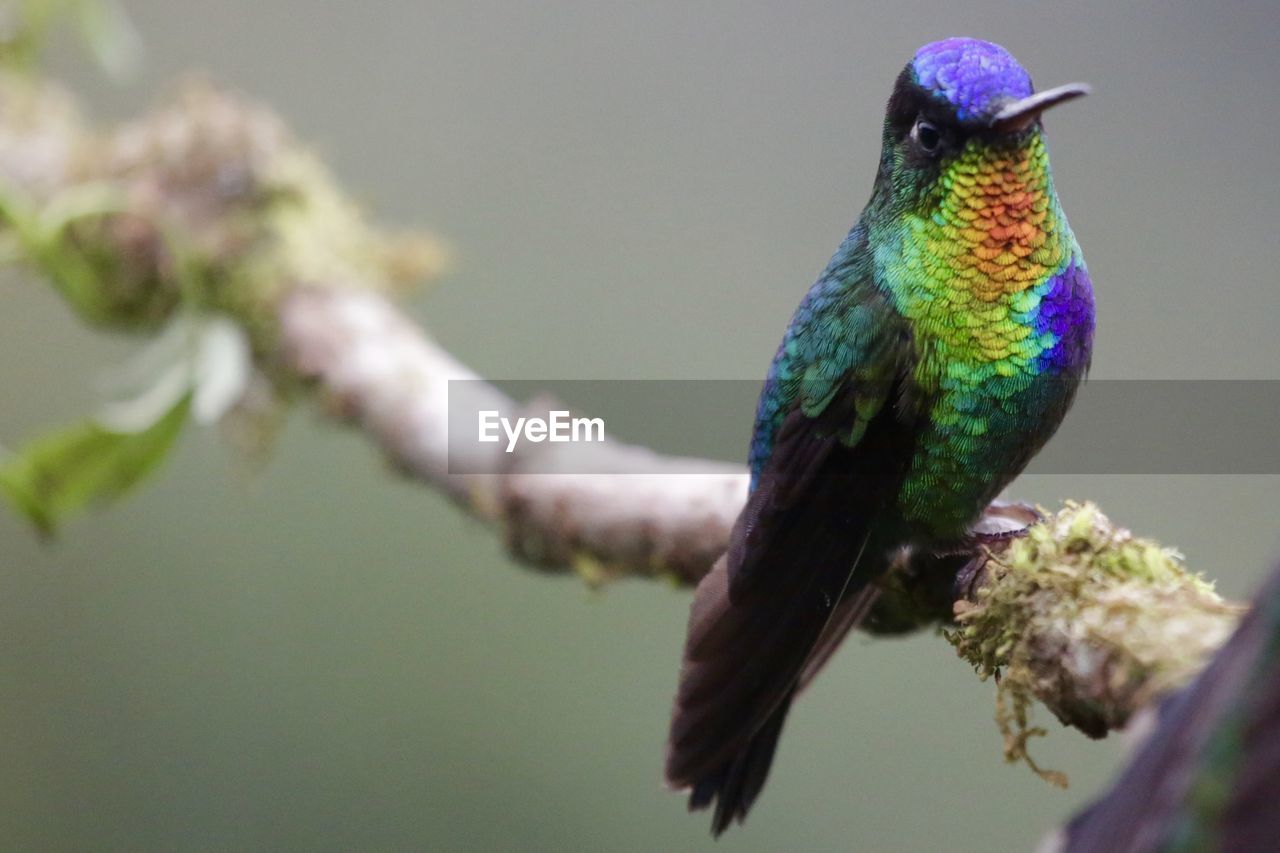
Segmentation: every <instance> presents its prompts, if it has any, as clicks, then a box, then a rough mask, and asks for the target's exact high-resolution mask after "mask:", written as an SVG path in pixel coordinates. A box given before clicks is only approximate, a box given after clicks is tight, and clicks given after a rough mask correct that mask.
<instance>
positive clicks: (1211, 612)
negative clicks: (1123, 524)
mask: <svg viewBox="0 0 1280 853" xmlns="http://www.w3.org/2000/svg"><path fill="white" fill-rule="evenodd" d="M986 572H987V577H986V581H985V582H984V583H983V584H982V585H981V586H980V587H979V589H978V590H977V593H976V594H975V595H974V597H973V600H972V601H968V602H962V603H960V604H958V605H957V608H956V628H955V629H954V630H951V631H948V632H946V636H947V638H948V640H949V641H950V642H951V644H952V645H953V646H954V647H955V648H956V651H957V653H958V654H959V655H960V656H961V657H962V658H964V659H965V660H967V661H969V663H971V664H972V665H973V667H974V669H975V670H976V671H977V672H978V674H979V675H980V676H981V677H983V678H995V679H996V680H997V683H998V687H997V715H996V718H997V724H998V725H999V727H1000V730H1001V732H1002V734H1003V735H1004V739H1005V756H1006V758H1007V759H1008V760H1010V761H1017V760H1021V761H1025V762H1026V763H1027V764H1028V765H1030V766H1031V767H1032V768H1033V769H1035V770H1036V772H1037V773H1039V774H1040V775H1041V776H1044V777H1046V778H1050V779H1051V781H1054V782H1055V783H1059V782H1063V781H1065V779H1064V778H1063V777H1061V775H1060V774H1055V773H1053V772H1051V771H1044V770H1042V769H1040V768H1038V767H1036V765H1035V764H1034V762H1033V761H1032V760H1031V758H1030V756H1029V755H1028V753H1027V742H1028V741H1029V739H1030V738H1032V737H1035V736H1037V735H1041V734H1043V733H1044V730H1043V729H1041V728H1037V727H1033V726H1031V725H1030V724H1029V722H1028V718H1029V713H1030V709H1031V707H1032V705H1033V704H1034V702H1035V700H1039V701H1041V702H1043V703H1044V704H1045V705H1046V706H1047V707H1048V708H1049V709H1050V710H1051V711H1052V712H1053V713H1054V715H1055V716H1057V717H1058V719H1059V720H1060V721H1061V722H1062V723H1063V724H1064V725H1069V726H1074V727H1076V728H1078V729H1080V730H1081V731H1083V732H1085V733H1086V734H1088V735H1090V736H1091V737H1102V736H1103V735H1105V734H1106V733H1107V732H1108V731H1110V730H1112V729H1115V728H1119V727H1121V726H1123V725H1124V724H1125V723H1126V722H1127V721H1128V719H1129V717H1130V715H1131V714H1132V713H1133V712H1134V711H1135V710H1136V709H1137V708H1139V707H1141V706H1142V705H1143V704H1145V703H1146V702H1147V701H1149V700H1150V699H1152V698H1153V697H1155V696H1158V695H1160V694H1162V693H1164V692H1166V691H1167V690H1170V689H1173V688H1174V687H1177V686H1180V685H1182V684H1184V683H1186V681H1188V680H1189V679H1190V678H1191V677H1192V676H1193V675H1194V674H1195V673H1196V672H1197V671H1198V670H1199V668H1200V666H1201V665H1202V664H1203V662H1204V660H1205V659H1206V657H1207V655H1208V654H1209V653H1210V652H1211V651H1212V650H1213V649H1214V648H1216V647H1217V645H1218V644H1219V643H1220V642H1221V641H1222V640H1223V639H1225V637H1226V634H1227V633H1228V632H1229V631H1230V629H1231V627H1232V626H1233V625H1234V622H1235V619H1236V616H1237V613H1238V609H1237V608H1235V607H1233V606H1231V605H1228V604H1225V603H1224V602H1222V600H1221V599H1220V598H1219V597H1218V596H1217V595H1216V594H1215V593H1214V591H1213V587H1212V585H1211V584H1209V583H1207V582H1206V581H1204V580H1203V579H1202V578H1200V577H1199V576H1197V575H1195V574H1193V573H1192V572H1190V571H1188V570H1187V568H1186V566H1185V565H1184V564H1183V559H1182V557H1181V555H1180V554H1178V552H1177V551H1175V550H1173V549H1171V548H1165V547H1162V546H1160V545H1159V544H1158V543H1155V542H1153V541H1150V540H1146V539H1140V538H1136V537H1134V536H1133V535H1132V534H1130V533H1129V531H1127V530H1124V529H1123V528H1118V527H1115V526H1114V525H1112V524H1111V522H1110V521H1109V520H1108V519H1107V518H1106V516H1105V515H1103V514H1102V513H1101V512H1100V511H1099V510H1098V508H1097V507H1096V506H1094V505H1093V504H1091V503H1068V504H1066V505H1065V506H1064V507H1063V509H1061V510H1060V511H1059V512H1057V513H1055V514H1052V515H1049V516H1047V517H1046V518H1045V520H1044V521H1043V522H1041V523H1039V524H1036V525H1034V526H1032V527H1031V528H1030V529H1028V530H1027V532H1026V534H1025V535H1023V536H1021V537H1018V538H1016V539H1013V540H1011V541H1009V542H1007V543H1001V544H1000V546H999V547H998V548H995V549H992V551H991V554H990V559H989V560H988V562H987V564H986Z"/></svg>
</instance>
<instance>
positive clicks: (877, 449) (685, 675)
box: [666, 293, 914, 832]
mask: <svg viewBox="0 0 1280 853" xmlns="http://www.w3.org/2000/svg"><path fill="white" fill-rule="evenodd" d="M856 307H857V311H858V312H860V315H859V316H860V320H859V323H858V325H857V326H856V329H859V330H861V331H862V334H861V335H850V336H848V339H846V340H841V341H834V342H828V341H824V342H823V343H821V344H816V343H815V344H813V345H812V346H813V347H815V348H819V352H818V355H817V357H814V358H811V359H808V360H807V361H806V360H803V356H804V355H805V350H804V347H803V346H797V347H793V348H792V349H793V350H794V351H795V352H798V353H800V355H801V360H800V363H799V365H798V367H797V366H796V365H792V366H791V367H792V369H791V372H792V374H793V375H794V376H795V377H798V381H797V382H796V384H795V385H794V388H793V392H792V393H791V394H789V395H788V396H789V398H788V399H787V400H786V407H785V411H784V412H783V413H782V416H781V417H780V421H781V422H780V425H779V426H778V427H777V429H776V432H775V433H774V434H773V435H772V436H771V439H772V441H771V453H770V455H769V458H768V460H767V461H766V462H765V463H764V464H763V465H762V466H761V467H760V468H759V471H758V474H757V477H756V483H755V488H754V489H753V491H752V493H751V496H750V497H749V498H748V502H747V505H746V507H745V508H744V509H743V511H742V514H741V515H740V516H739V518H738V521H737V523H736V524H735V526H734V531H733V535H732V538H731V543H730V547H729V551H728V553H727V554H726V555H725V556H724V557H723V558H722V559H721V560H720V561H719V562H718V563H717V564H716V566H715V568H713V570H712V572H711V573H710V574H709V575H708V576H707V577H706V578H705V579H704V580H703V582H702V583H701V584H700V585H699V587H698V591H697V594H696V596H695V600H694V604H693V609H692V612H691V614H690V620H689V633H688V637H687V640H686V645H685V654H684V664H683V668H682V670H681V678H680V687H679V691H678V695H677V698H676V703H675V711H674V714H673V720H672V726H671V737H670V742H669V745H668V754H667V769H666V773H667V780H668V782H669V783H670V784H672V785H673V786H675V787H680V788H684V787H690V788H692V796H691V799H690V805H691V807H693V808H700V807H704V806H707V805H710V804H711V802H712V801H716V816H715V819H714V823H713V830H714V831H716V832H719V831H721V830H723V829H724V828H725V827H726V826H727V825H728V823H729V822H730V821H731V820H732V819H734V818H738V819H739V820H740V819H741V818H742V817H743V816H744V815H745V814H746V811H747V809H748V808H749V807H750V805H751V802H752V801H753V799H754V797H755V796H756V794H757V793H758V792H759V790H760V787H761V786H762V785H763V783H764V779H765V775H766V774H767V772H768V768H769V763H770V761H771V759H772V755H773V749H774V747H775V745H776V742H777V737H778V734H779V732H780V730H781V726H782V721H783V718H784V717H785V714H786V710H787V706H788V705H789V703H790V700H791V697H792V695H793V694H794V691H795V689H796V684H797V679H798V678H799V675H800V672H801V670H802V669H803V667H804V664H805V661H806V659H808V657H809V656H810V654H811V653H812V650H813V648H814V645H815V643H816V642H817V640H818V638H819V637H820V636H821V635H822V634H823V632H824V631H825V630H828V629H829V626H830V625H831V620H832V615H833V613H834V612H835V611H836V609H837V607H838V606H840V605H841V603H842V602H858V601H864V600H868V599H869V597H870V596H872V595H873V594H874V592H873V590H874V587H872V586H870V585H869V582H870V581H871V580H873V579H874V577H875V574H876V572H877V571H879V569H880V568H881V567H882V565H883V562H882V557H881V555H880V554H871V553H866V554H864V551H865V550H866V549H868V547H869V546H868V540H869V538H870V534H871V533H872V530H871V526H872V522H873V520H874V519H875V517H876V516H877V514H878V513H879V512H880V510H881V508H882V507H883V506H884V505H885V504H886V503H887V502H888V501H889V500H890V499H891V498H892V497H893V496H894V495H896V492H897V488H898V485H899V483H900V482H901V476H902V469H903V467H904V466H905V464H906V462H907V461H908V460H909V458H910V455H911V446H912V440H913V435H914V430H913V429H912V427H911V424H910V423H909V417H908V416H907V413H906V412H905V411H904V404H903V400H902V393H903V388H904V384H905V378H904V377H905V375H906V372H907V370H908V368H909V353H910V352H911V347H910V339H909V337H908V336H907V335H906V333H905V330H904V329H905V327H904V324H902V323H901V321H900V318H898V315H897V314H896V313H895V312H893V311H892V309H891V308H889V306H888V305H887V304H886V303H884V302H882V301H880V297H879V295H878V294H876V293H866V294H861V295H859V298H858V300H857V302H856ZM802 308H803V306H802ZM801 331H803V329H802V330H801ZM786 352H787V342H784V347H783V349H782V350H780V353H779V358H783V357H786ZM832 359H841V360H838V361H834V362H833V361H832ZM871 548H872V549H874V548H875V546H874V545H872V546H871ZM855 609H859V610H860V609H862V606H861V605H856V604H855Z"/></svg>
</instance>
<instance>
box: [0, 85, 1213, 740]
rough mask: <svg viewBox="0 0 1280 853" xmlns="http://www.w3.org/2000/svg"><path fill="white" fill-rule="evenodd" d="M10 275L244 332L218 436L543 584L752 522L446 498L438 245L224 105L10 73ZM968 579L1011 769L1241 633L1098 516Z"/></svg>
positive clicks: (570, 478) (534, 488) (547, 464)
mask: <svg viewBox="0 0 1280 853" xmlns="http://www.w3.org/2000/svg"><path fill="white" fill-rule="evenodd" d="M0 257H10V258H15V259H20V260H22V261H24V262H25V263H26V264H28V265H29V266H30V267H31V268H34V269H35V270H37V271H38V272H39V273H40V274H42V275H43V276H44V277H45V278H47V279H48V280H49V281H50V282H52V284H53V285H54V286H55V287H56V288H57V289H58V291H59V292H60V293H61V294H62V295H63V296H64V297H65V298H66V300H67V302H68V304H69V305H70V306H71V307H72V308H73V309H74V310H75V311H76V312H77V313H78V314H79V316H81V317H82V318H83V319H84V320H85V321H86V322H87V323H89V324H91V325H93V326H96V327H102V328H109V329H115V330H122V331H128V332H132V333H136V334H141V335H154V334H155V333H156V332H157V330H159V329H160V328H161V327H163V326H165V325H166V324H168V323H170V322H171V321H172V320H173V319H174V318H175V316H178V315H180V314H184V313H185V314H194V315H199V316H214V315H216V316H217V317H220V318H222V319H223V320H224V321H227V320H229V321H230V322H232V323H234V324H235V325H236V326H237V327H238V328H239V329H240V330H242V333H243V336H244V338H245V340H247V341H248V351H249V353H250V355H251V369H252V376H251V377H250V380H249V381H246V382H245V383H244V384H243V387H241V388H240V393H239V399H238V401H237V405H236V406H235V407H233V408H231V409H230V410H229V411H227V412H226V413H225V414H222V415H221V416H220V418H221V421H222V423H223V425H224V426H226V425H231V426H236V425H237V424H238V425H240V426H241V427H243V425H244V424H245V423H250V424H253V423H260V422H261V421H262V420H263V419H264V415H263V413H264V412H265V413H270V412H273V411H277V410H278V409H279V408H281V407H282V406H284V405H286V404H287V403H293V402H298V401H302V400H311V401H314V402H316V403H318V404H319V405H320V408H321V410H322V411H323V412H325V413H326V414H328V415H330V416H333V417H335V418H339V419H341V420H343V421H345V422H348V423H352V424H354V425H356V426H357V427H359V428H360V429H362V430H363V431H364V432H365V433H366V434H367V435H368V437H369V438H370V439H371V440H372V441H373V442H374V443H375V444H376V445H377V446H378V447H379V448H380V449H381V450H382V451H383V453H384V454H385V455H386V456H387V458H388V459H389V460H391V462H392V463H393V464H394V466H395V467H396V468H397V469H399V470H401V471H403V472H405V473H406V474H408V475H410V476H413V477H416V478H417V479H419V480H421V481H423V482H424V483H427V484H429V485H431V486H433V487H436V488H439V489H441V490H443V491H444V492H445V493H446V494H448V495H449V496H450V497H451V498H453V499H454V500H455V502H456V503H457V504H458V505H459V506H460V507H461V508H462V509H463V510H465V511H466V512H468V513H470V514H472V515H473V516H475V517H477V518H479V519H481V520H483V521H484V522H486V523H487V524H489V525H491V526H492V527H493V529H495V530H496V531H498V532H499V534H500V535H502V536H503V537H504V539H505V540H506V542H507V544H508V546H509V548H510V551H511V553H512V554H513V556H515V557H516V558H517V559H519V560H521V561H523V562H525V563H528V564H530V565H534V566H537V567H538V568H540V569H544V570H549V571H568V572H576V573H578V574H580V575H581V576H582V577H584V578H586V579H587V580H589V581H591V582H601V581H603V580H607V579H611V578H618V577H663V578H668V579H670V580H672V581H673V582H675V583H677V584H680V585H685V586H689V585H692V584H694V583H696V581H697V580H698V579H699V578H700V577H701V576H702V574H703V573H705V572H706V571H707V569H708V568H709V567H710V565H711V563H712V562H713V561H714V559H715V558H716V556H717V555H718V554H720V553H721V552H722V551H723V550H724V549H725V547H726V544H727V542H728V537H729V530H730V527H731V525H732V523H733V519H734V518H735V516H736V515H737V512H738V510H739V509H740V507H741V506H742V503H743V500H744V498H745V494H746V474H745V472H744V471H743V470H742V469H741V468H740V467H738V466H733V465H725V464H722V463H716V462H710V461H702V460H688V459H672V458H669V457H664V456H661V455H659V454H656V453H654V452H652V451H650V450H647V449H645V448H642V447H635V446H627V445H622V444H618V443H610V444H607V445H604V446H602V447H601V448H600V449H599V450H598V453H599V454H600V458H599V461H598V464H596V465H594V466H593V470H596V471H599V472H603V473H596V474H592V475H590V476H586V475H575V474H571V473H566V468H565V466H564V464H563V459H562V458H561V457H560V456H559V455H558V453H557V451H556V448H555V446H552V445H538V446H536V447H537V449H536V451H535V452H532V453H528V452H526V453H516V454H514V456H509V455H506V454H504V453H502V452H501V451H500V450H498V449H495V450H494V451H493V452H492V453H491V454H487V455H485V456H483V457H481V458H475V459H469V460H468V464H467V466H466V468H467V470H468V471H471V472H474V473H468V474H465V475H463V474H458V473H454V472H451V470H450V465H449V454H448V445H447V435H448V396H447V387H448V382H449V381H450V380H455V379H477V378H478V377H477V376H476V375H475V374H474V373H473V372H471V371H470V370H468V369H467V368H466V367H465V366H463V365H462V364H461V363H459V362H458V361H457V360H456V359H455V358H453V357H452V356H451V355H450V354H449V353H447V352H445V351H444V350H443V349H442V348H441V347H439V346H438V345H437V344H436V343H434V342H433V341H432V340H431V339H430V338H429V337H428V336H427V335H426V333H425V332H424V331H423V330H422V329H421V328H420V327H419V326H417V325H416V324H414V323H413V322H411V321H410V320H409V319H407V318H406V317H405V315H404V314H403V313H401V312H400V311H399V310H398V309H397V308H396V306H395V304H394V301H393V297H395V296H397V295H399V294H402V293H403V292H405V291H406V289H407V288H408V286H409V285H410V284H412V283H415V282H421V281H423V280H430V279H432V278H434V277H435V276H436V275H437V274H438V272H439V271H440V269H441V268H442V266H443V263H444V258H445V256H444V251H443V249H442V248H441V245H440V244H439V242H438V241H436V240H434V239H432V238H430V237H429V236H425V235H418V234H409V235H388V234H386V233H384V232H382V231H380V230H378V229H376V228H374V227H372V226H371V225H369V223H368V222H367V220H366V219H365V217H364V216H363V215H362V213H361V211H360V210H359V209H358V208H357V207H356V206H355V205H353V204H352V203H351V202H350V201H349V200H348V197H347V196H346V195H345V194H344V193H343V192H342V191H341V190H340V189H339V188H338V187H337V185H336V183H335V182H334V181H333V179H332V177H331V176H330V174H329V173H328V171H327V170H326V169H325V168H324V166H323V164H322V163H321V162H320V161H319V159H318V158H316V157H315V156H314V155H313V154H312V153H311V152H310V151H309V150H308V149H306V148H305V147H304V146H302V145H300V144H299V143H298V142H297V141H296V140H295V139H294V138H293V137H292V135H291V134H290V133H289V132H288V131H287V129H286V128H285V127H284V125H283V124H282V123H281V122H280V121H279V119H277V118H276V117H275V116H274V115H272V114H271V113H270V112H269V111H267V110H266V109H264V108H261V107H258V106H256V105H253V104H250V103H248V102H246V101H244V100H243V99H240V98H237V97H233V96H231V95H229V94H227V93H225V92H222V91H220V90H218V89H215V88H213V87H211V86H208V85H204V84H199V83H191V84H188V85H186V86H185V87H183V88H182V89H180V90H179V92H178V94H177V96H176V97H175V98H174V99H173V100H172V101H171V102H170V103H169V104H168V105H167V106H164V107H162V108H160V109H159V110H157V111H156V112H154V113H153V114H151V115H150V116H147V117H144V118H142V119H140V120H138V121H136V122H132V123H129V124H126V125H124V126H122V127H120V128H117V129H114V130H109V131H105V132H98V131H95V130H94V129H92V128H89V127H87V126H86V125H85V124H84V123H83V122H82V121H81V119H80V118H79V116H78V115H77V113H76V110H75V105H74V102H73V100H72V99H71V98H70V96H68V95H67V94H66V93H65V92H64V91H62V90H61V89H59V88H58V87H57V86H55V85H53V84H51V83H49V82H47V81H43V80H40V79H39V78H36V77H31V76H29V75H19V74H13V73H0ZM486 393H489V394H491V395H492V397H493V400H494V402H495V407H497V408H504V407H507V408H509V407H510V406H511V405H514V404H512V402H511V401H510V400H508V399H507V398H506V397H505V396H504V395H503V394H502V393H501V392H500V391H498V390H497V389H496V388H492V387H489V389H488V391H487V392H486ZM198 396H199V395H197V402H198ZM267 420H269V418H268V419H267ZM239 432H240V433H244V432H245V431H244V430H243V429H240V430H239ZM260 432H261V431H254V430H248V433H249V434H250V435H253V436H257V435H259V434H260ZM609 472H617V475H616V476H610V474H609ZM624 472H625V473H624ZM636 472H644V473H636ZM552 473H554V474H555V475H556V476H546V475H547V474H552ZM36 479H38V477H37V478H36ZM37 496H38V495H37ZM991 515H992V516H993V517H994V516H998V515H1000V512H999V511H997V510H993V512H992V514H991ZM917 562H919V563H921V564H924V563H928V562H929V560H927V559H926V560H918V561H917ZM911 563H912V561H911V560H906V561H904V565H903V568H902V571H904V572H905V571H909V570H911ZM962 578H963V579H964V583H962V584H960V585H959V587H958V588H957V590H956V591H955V592H954V594H953V595H949V596H946V600H945V601H943V602H941V606H940V608H939V609H938V616H939V618H940V621H942V622H943V623H945V624H947V625H950V626H951V627H950V628H949V632H948V636H949V637H950V639H951V641H952V643H953V644H955V646H956V648H957V650H958V651H959V653H960V655H961V657H963V658H964V659H965V660H967V661H969V662H970V663H971V664H972V665H973V666H974V667H975V668H976V669H977V671H978V673H979V675H980V676H982V677H984V678H986V677H990V676H995V677H996V678H997V679H998V683H999V687H998V695H999V697H1000V703H1001V704H1000V707H1001V708H1002V711H1001V725H1002V728H1003V729H1004V731H1005V733H1006V737H1007V742H1008V745H1007V751H1008V754H1009V755H1010V756H1011V757H1020V756H1025V748H1024V747H1025V742H1026V738H1027V736H1028V735H1029V734H1032V733H1034V732H1035V730H1034V729H1032V728H1031V727H1030V726H1029V724H1028V723H1027V709H1028V707H1029V704H1030V702H1031V700H1032V699H1033V698H1034V699H1039V700H1040V701H1042V702H1044V703H1045V704H1046V705H1047V706H1048V707H1049V708H1050V709H1051V710H1052V712H1053V713H1054V714H1055V715H1056V716H1057V717H1058V718H1059V719H1060V720H1062V721H1063V722H1064V723H1066V724H1068V725H1072V726H1075V727H1077V728H1080V729H1081V730H1082V731H1084V732H1086V733H1087V734H1089V735H1091V736H1099V735H1101V734H1103V733H1105V732H1106V731H1108V730H1110V729H1113V728H1117V727H1119V726H1123V725H1124V724H1125V722H1126V721H1127V720H1128V719H1129V718H1130V717H1131V716H1132V715H1133V713H1134V711H1135V710H1136V709H1137V708H1139V707H1141V706H1142V705H1143V704H1145V703H1147V702H1149V701H1150V700H1151V699H1152V698H1154V697H1155V696H1157V695H1159V694H1161V693H1163V692H1165V691H1167V690H1169V689H1171V688H1172V687H1175V686H1177V685H1180V684H1182V683H1184V682H1185V681H1186V680H1187V679H1188V678H1189V677H1190V676H1191V675H1192V674H1194V672H1195V671H1196V670H1197V669H1198V668H1199V667H1200V665H1201V664H1202V663H1203V661H1204V660H1205V658H1206V656H1207V655H1208V654H1209V653H1210V652H1212V650H1213V649H1214V648H1215V647H1216V646H1217V645H1218V644H1219V643H1220V642H1221V641H1222V640H1223V638H1224V637H1225V636H1226V634H1227V632H1228V631H1229V630H1230V628H1231V626H1232V624H1233V623H1234V621H1235V618H1236V615H1237V612H1238V608H1236V607H1234V606H1232V605H1228V604H1225V603H1223V602H1222V601H1221V600H1220V599H1219V598H1218V597H1217V596H1216V595H1215V594H1214V593H1213V591H1212V589H1211V588H1210V587H1209V586H1208V585H1207V584H1206V583H1204V582H1203V581H1201V580H1200V579H1199V578H1198V577H1196V576H1194V575H1192V574H1190V573H1189V572H1188V571H1187V570H1186V569H1185V568H1184V567H1183V566H1182V563H1181V560H1180V558H1179V557H1178V556H1177V555H1176V554H1175V553H1174V552H1173V551H1171V550H1169V549H1165V548H1161V547H1159V546H1157V545H1155V544H1154V543H1150V542H1147V541H1145V540H1141V539H1136V538H1134V537H1132V536H1131V535H1130V534H1129V533H1128V532H1127V531H1124V530H1122V529H1119V528H1116V527H1114V526H1113V525H1111V523H1110V522H1109V521H1107V520H1106V519H1105V517H1104V516H1102V514H1101V513H1099V512H1098V511H1097V509H1096V508H1094V507H1092V506H1091V505H1087V504H1086V505H1074V504H1072V505H1069V506H1068V507H1067V508H1066V509H1064V510H1062V511H1061V512H1059V513H1057V514H1054V515H1051V516H1049V517H1048V518H1046V519H1045V520H1043V521H1041V522H1039V523H1037V524H1034V525H1033V526H1032V527H1031V528H1030V529H1029V530H1028V531H1027V532H1026V535H1024V536H1021V537H1014V538H1010V539H1007V540H1004V541H996V542H994V543H993V544H992V545H991V546H990V547H989V549H988V550H986V551H984V552H983V553H981V554H977V555H975V556H974V559H973V561H972V562H971V564H970V565H969V567H968V568H967V570H966V571H965V572H964V573H963V574H962ZM894 581H895V579H894V578H890V580H889V585H890V587H892V585H893V583H894ZM944 591H945V588H944ZM893 599H894V591H893V589H888V590H887V591H886V594H885V602H884V604H883V606H882V608H881V612H880V613H879V614H878V616H877V618H876V619H873V620H871V624H872V626H873V627H874V626H876V625H880V626H883V627H884V630H900V629H901V626H895V623H894V619H893V613H892V603H893ZM889 626H895V627H889Z"/></svg>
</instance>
